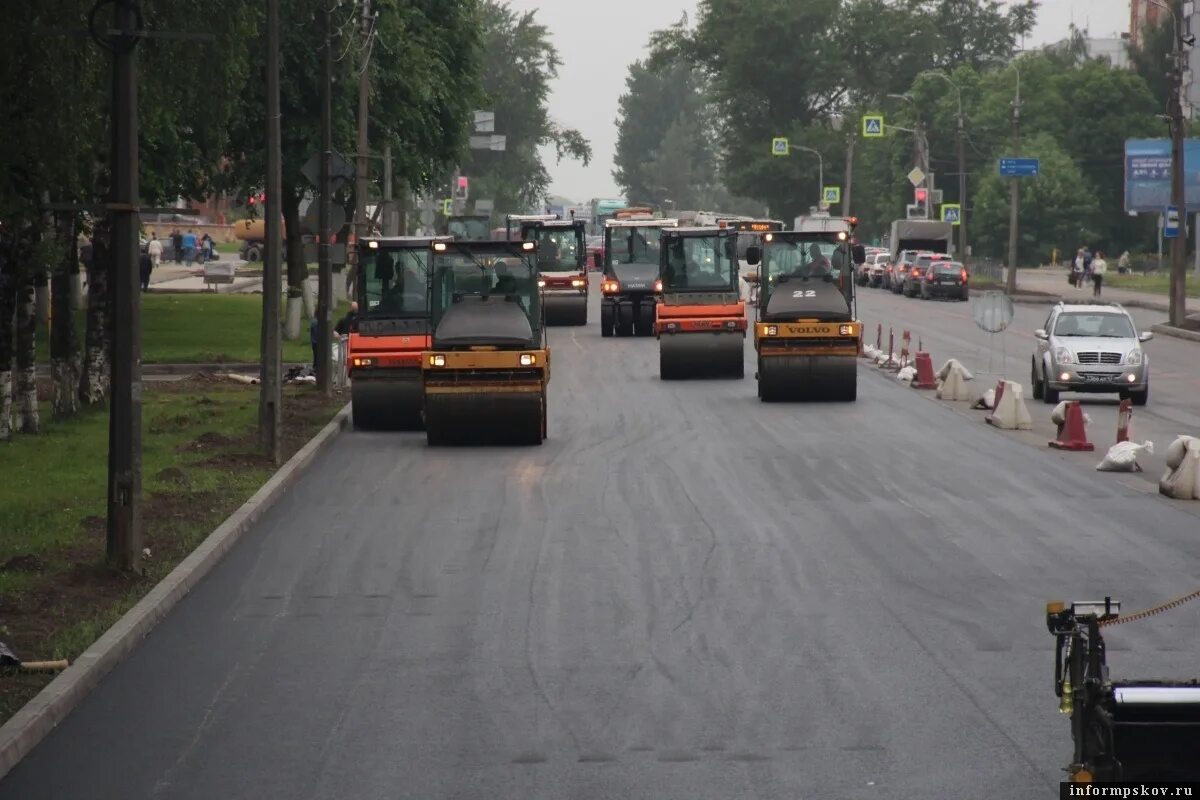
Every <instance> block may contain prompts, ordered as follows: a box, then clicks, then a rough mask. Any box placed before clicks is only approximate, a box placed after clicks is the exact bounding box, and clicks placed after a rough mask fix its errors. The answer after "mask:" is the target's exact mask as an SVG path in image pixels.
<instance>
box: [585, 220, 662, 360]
mask: <svg viewBox="0 0 1200 800" xmlns="http://www.w3.org/2000/svg"><path fill="white" fill-rule="evenodd" d="M678 226H679V222H678V220H675V219H659V218H655V217H652V216H650V215H648V214H647V215H642V214H639V215H632V216H629V217H628V218H624V219H609V220H607V221H605V223H604V278H603V280H602V281H601V282H600V291H601V299H600V335H601V336H614V335H615V336H633V335H635V334H636V335H638V336H653V335H654V320H655V314H654V308H655V306H656V305H657V304H658V300H659V295H660V294H661V292H662V281H660V280H659V278H658V273H659V269H660V268H661V260H662V258H661V250H662V247H661V240H662V234H663V231H664V230H665V229H667V228H676V227H678Z"/></svg>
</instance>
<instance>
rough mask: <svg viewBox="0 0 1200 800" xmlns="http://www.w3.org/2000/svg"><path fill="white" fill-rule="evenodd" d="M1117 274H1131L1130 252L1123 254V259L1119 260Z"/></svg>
mask: <svg viewBox="0 0 1200 800" xmlns="http://www.w3.org/2000/svg"><path fill="white" fill-rule="evenodd" d="M1117 272H1119V273H1121V274H1122V275H1124V274H1125V273H1126V272H1129V251H1128V250H1126V251H1125V252H1123V253H1121V257H1120V258H1118V259H1117Z"/></svg>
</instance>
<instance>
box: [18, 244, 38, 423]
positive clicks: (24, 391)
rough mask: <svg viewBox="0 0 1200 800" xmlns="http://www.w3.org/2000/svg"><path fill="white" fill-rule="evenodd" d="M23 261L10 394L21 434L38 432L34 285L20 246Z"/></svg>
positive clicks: (26, 250)
mask: <svg viewBox="0 0 1200 800" xmlns="http://www.w3.org/2000/svg"><path fill="white" fill-rule="evenodd" d="M21 256H22V261H23V262H24V263H23V264H20V265H18V267H17V269H18V271H19V274H20V279H19V280H18V281H17V354H16V355H17V370H16V385H15V386H14V390H13V394H14V396H15V399H16V402H17V407H18V409H19V412H20V420H21V421H20V429H21V431H22V432H23V433H37V432H38V422H39V420H38V397H37V323H38V319H37V287H36V281H35V280H34V273H35V265H34V264H33V263H32V256H33V252H32V249H31V248H26V247H23V248H21Z"/></svg>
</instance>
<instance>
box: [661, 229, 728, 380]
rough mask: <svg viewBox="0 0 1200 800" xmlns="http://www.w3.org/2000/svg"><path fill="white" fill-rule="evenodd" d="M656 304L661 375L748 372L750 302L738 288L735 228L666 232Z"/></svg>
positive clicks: (709, 375) (715, 375)
mask: <svg viewBox="0 0 1200 800" xmlns="http://www.w3.org/2000/svg"><path fill="white" fill-rule="evenodd" d="M660 257H661V266H660V272H659V281H660V283H661V284H662V298H661V300H660V301H659V303H658V305H657V306H656V308H655V314H656V317H655V322H654V332H655V335H656V336H657V337H658V363H659V376H660V377H661V378H662V379H663V380H675V379H681V378H739V379H740V378H743V377H745V357H744V352H745V342H746V327H747V325H746V304H745V303H744V302H742V299H741V295H740V292H739V289H738V280H739V278H738V253H737V230H736V229H735V228H719V227H711V228H666V229H664V230H663V232H662V252H661V256H660Z"/></svg>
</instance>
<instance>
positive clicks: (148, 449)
mask: <svg viewBox="0 0 1200 800" xmlns="http://www.w3.org/2000/svg"><path fill="white" fill-rule="evenodd" d="M344 402H345V400H344V399H341V398H338V399H335V400H334V401H327V400H324V399H323V398H321V397H320V395H318V394H317V393H316V391H315V389H313V388H310V387H286V388H285V403H284V415H285V416H284V426H285V442H284V455H285V457H290V456H291V455H292V454H293V453H295V452H296V451H297V450H298V449H299V448H300V447H301V446H303V444H304V443H305V442H307V441H308V440H309V439H310V438H311V437H312V435H313V434H314V433H316V431H317V430H319V429H320V428H321V426H323V425H324V424H325V423H327V422H328V421H329V419H330V418H331V417H332V416H333V414H334V413H335V411H336V410H337V409H338V408H340V407H341V405H343V404H344ZM257 413H258V387H255V386H242V385H240V384H229V383H225V382H224V381H219V380H217V379H215V378H205V377H203V376H197V377H195V378H189V379H187V380H184V381H179V382H171V383H167V382H155V383H150V384H147V389H146V393H145V406H144V412H143V436H144V442H143V446H144V453H143V475H144V479H143V498H144V505H143V516H144V526H145V531H146V542H145V546H146V547H147V548H149V550H150V556H149V558H147V559H145V560H144V562H143V563H144V564H145V567H146V574H145V576H143V577H134V576H124V575H120V574H117V573H114V572H112V571H110V570H109V569H108V568H107V567H106V566H105V565H104V555H105V516H104V515H105V504H104V497H105V487H106V453H107V448H108V417H107V414H106V413H105V412H103V411H89V412H87V413H84V414H82V415H81V416H79V417H78V418H76V419H73V420H69V421H66V422H61V423H60V422H48V421H49V420H50V413H49V408H46V409H45V410H44V411H43V414H44V416H43V417H42V419H43V421H44V428H43V432H42V433H41V434H39V435H35V436H27V435H23V434H15V435H14V438H13V440H12V441H11V442H7V443H0V475H4V480H3V481H0V519H3V520H4V524H3V525H0V640H2V641H4V642H5V643H7V644H8V645H9V646H10V647H11V648H12V649H13V650H14V651H15V652H16V653H17V655H18V656H19V657H21V658H24V659H27V660H31V661H32V660H40V659H50V658H69V659H72V660H74V659H75V658H77V657H78V656H79V654H80V653H81V652H83V650H85V649H86V648H87V647H88V646H89V645H90V644H91V643H92V642H93V641H94V640H95V639H96V638H97V637H98V636H99V635H100V634H101V633H102V632H103V631H104V630H106V629H107V628H108V627H109V626H110V625H111V624H112V623H113V622H115V621H116V619H117V618H118V617H119V616H120V615H121V614H123V613H124V612H125V611H127V610H128V609H129V608H130V607H131V606H132V605H133V604H134V603H135V602H137V600H138V599H140V598H141V597H142V596H143V595H144V594H145V593H146V592H147V591H148V590H149V589H150V588H151V587H152V586H153V585H154V583H155V582H157V581H158V580H159V579H161V578H162V577H163V576H164V575H166V574H167V573H168V572H169V571H170V570H171V569H173V568H174V567H175V566H176V565H177V564H178V563H179V562H180V561H181V560H182V559H183V558H184V557H185V556H186V555H187V554H188V553H189V552H190V551H191V550H192V549H193V548H194V547H195V546H196V544H197V543H199V542H200V541H201V540H202V539H203V537H205V536H206V535H207V534H208V533H209V532H210V531H211V530H212V529H213V528H214V527H216V525H217V524H218V523H219V522H220V521H221V520H222V519H224V518H225V517H226V516H228V515H229V514H230V513H231V512H232V511H233V510H234V509H236V508H237V507H238V506H239V505H241V504H242V503H243V502H245V501H246V499H248V498H249V497H250V495H252V494H253V493H254V492H255V491H257V490H258V488H259V486H261V485H262V484H263V482H264V481H265V480H266V479H267V478H268V477H269V476H270V475H271V474H272V473H273V472H274V469H275V468H274V465H273V464H271V463H270V462H269V461H268V460H267V459H266V458H264V457H263V456H260V455H258V454H257V453H256V452H255V444H256V439H255V433H254V425H255V422H256V419H257ZM52 677H53V676H52V675H44V674H43V675H35V674H30V675H18V674H12V673H0V722H3V721H4V720H6V719H7V718H8V717H10V716H11V715H12V714H13V713H14V712H15V711H16V710H17V709H18V708H20V706H21V705H22V704H24V703H25V702H26V701H27V700H29V698H30V697H32V696H33V695H34V694H35V693H37V692H38V691H39V690H40V689H41V688H42V687H43V686H44V685H45V684H46V683H48V682H49V680H50V679H51V678H52Z"/></svg>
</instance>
